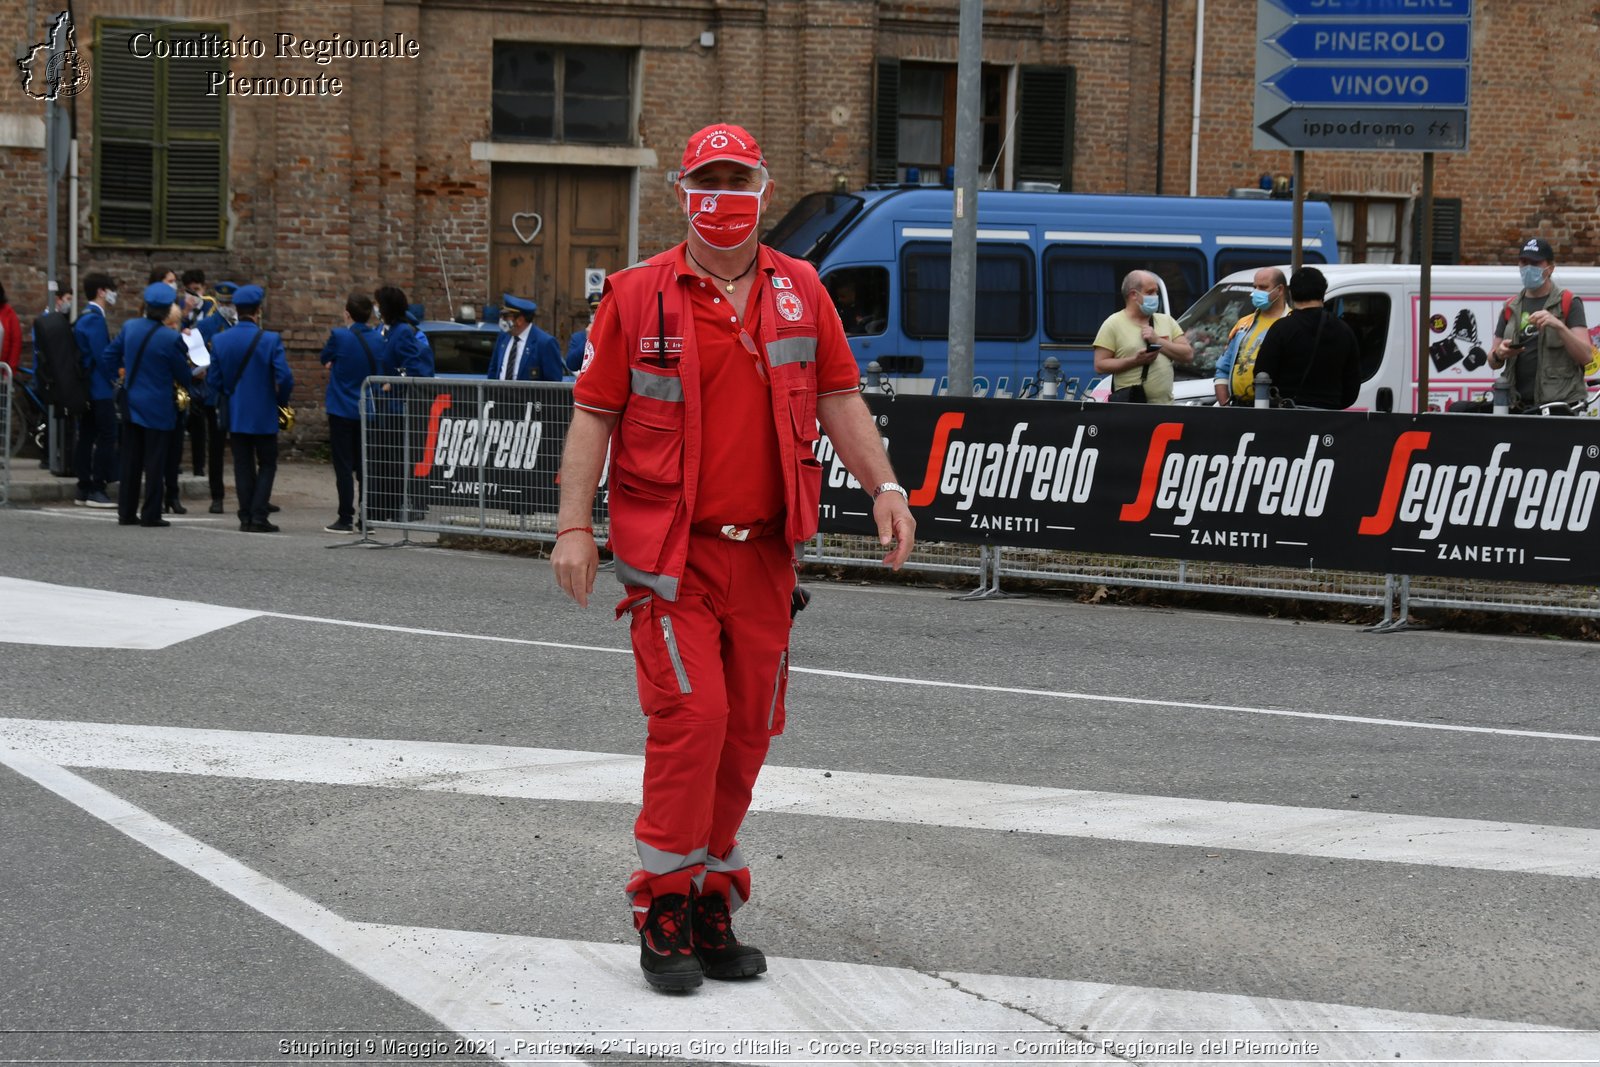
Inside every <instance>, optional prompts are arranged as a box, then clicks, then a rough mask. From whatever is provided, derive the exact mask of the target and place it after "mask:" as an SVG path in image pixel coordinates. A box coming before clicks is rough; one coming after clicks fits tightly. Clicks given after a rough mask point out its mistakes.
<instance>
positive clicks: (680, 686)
mask: <svg viewBox="0 0 1600 1067" xmlns="http://www.w3.org/2000/svg"><path fill="white" fill-rule="evenodd" d="M629 592H630V595H629V596H628V597H627V598H625V599H624V600H623V601H622V603H621V604H619V605H618V606H617V613H618V614H619V615H620V614H621V613H622V612H624V611H628V612H631V614H632V619H631V621H630V623H629V634H630V637H631V638H632V642H633V658H634V670H635V673H636V674H637V676H638V682H639V706H640V707H641V708H642V709H643V711H644V713H645V714H646V715H659V714H661V713H662V712H665V711H670V710H671V709H673V708H677V707H682V706H683V705H685V704H687V703H688V701H689V698H690V697H691V696H692V695H693V694H694V685H693V683H692V682H691V680H690V678H689V670H688V668H687V666H685V663H684V658H683V650H682V648H681V647H680V645H679V642H678V632H677V628H676V627H675V625H674V623H673V619H672V615H671V614H670V613H669V610H668V606H667V605H663V604H662V603H661V602H660V601H658V600H657V599H656V598H655V597H654V596H652V595H650V594H649V593H648V592H646V591H643V590H638V591H635V590H633V589H631V588H630V590H629Z"/></svg>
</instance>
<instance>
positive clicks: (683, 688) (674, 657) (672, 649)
mask: <svg viewBox="0 0 1600 1067" xmlns="http://www.w3.org/2000/svg"><path fill="white" fill-rule="evenodd" d="M661 636H662V638H663V639H664V640H665V641H666V643H667V658H668V659H670V660H671V661H672V673H674V674H676V675H677V676H678V692H680V693H692V692H694V690H693V689H692V688H690V686H689V672H688V671H686V670H684V669H683V656H682V655H680V654H679V653H678V639H677V637H675V636H673V633H672V616H670V615H663V616H661Z"/></svg>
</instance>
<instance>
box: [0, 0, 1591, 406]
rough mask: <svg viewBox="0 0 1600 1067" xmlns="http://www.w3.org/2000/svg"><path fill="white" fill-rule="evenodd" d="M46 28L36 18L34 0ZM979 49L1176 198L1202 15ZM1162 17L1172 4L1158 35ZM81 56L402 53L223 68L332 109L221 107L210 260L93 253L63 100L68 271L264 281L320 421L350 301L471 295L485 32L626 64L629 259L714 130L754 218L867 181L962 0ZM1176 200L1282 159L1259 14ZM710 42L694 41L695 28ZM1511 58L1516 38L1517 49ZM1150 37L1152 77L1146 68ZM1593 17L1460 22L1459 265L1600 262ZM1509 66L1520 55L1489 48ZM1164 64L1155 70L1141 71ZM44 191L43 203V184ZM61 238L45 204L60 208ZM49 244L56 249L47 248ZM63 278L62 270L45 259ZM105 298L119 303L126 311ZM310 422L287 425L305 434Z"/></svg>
mask: <svg viewBox="0 0 1600 1067" xmlns="http://www.w3.org/2000/svg"><path fill="white" fill-rule="evenodd" d="M34 6H35V12H36V16H37V17H38V18H40V19H41V21H42V20H44V19H46V18H48V17H49V16H50V15H51V14H52V13H53V10H52V5H50V4H48V3H42V2H41V3H36V4H35V5H34ZM984 7H985V21H984V31H985V36H984V45H983V53H984V60H985V62H986V63H989V64H997V65H1033V64H1039V65H1046V66H1058V65H1071V66H1072V67H1073V68H1074V70H1075V72H1076V79H1077V81H1076V86H1077V106H1076V113H1075V116H1074V123H1075V124H1074V158H1075V166H1074V172H1073V184H1074V187H1075V188H1076V189H1079V190H1083V191H1096V192H1121V191H1131V192H1158V191H1159V192H1163V193H1169V194H1182V193H1185V192H1187V191H1188V188H1189V170H1190V157H1191V147H1190V115H1191V110H1192V107H1193V101H1194V97H1193V80H1192V79H1193V72H1194V58H1195V56H1194V38H1195V18H1196V12H1197V7H1198V3H1197V0H1170V2H1169V3H1167V4H1165V5H1163V4H1157V3H1148V2H1144V3H1140V2H1133V0H1076V2H1070V3H1069V2H1068V0H987V2H986V3H985V5H984ZM1163 8H1164V9H1165V13H1166V20H1165V30H1166V33H1165V41H1164V42H1163V32H1162V31H1163V19H1162V12H1163ZM27 9H28V4H27V0H0V36H3V37H4V38H5V39H7V40H10V41H12V42H14V43H15V44H17V45H21V44H23V43H32V42H34V41H36V40H37V39H39V37H40V35H41V30H42V27H39V28H35V27H29V26H27V25H26V24H25V23H26V12H27ZM73 10H74V15H75V17H76V19H77V25H78V43H79V46H80V48H87V47H88V46H89V45H90V44H91V42H92V41H93V23H94V20H95V19H96V18H98V17H105V16H115V17H138V18H155V19H168V18H186V19H192V20H200V21H211V22H222V23H226V24H227V25H228V27H229V33H230V34H231V35H234V36H237V35H239V34H241V33H242V34H246V35H248V36H251V37H255V38H260V39H263V40H267V41H269V42H270V41H271V39H272V35H273V34H274V33H277V32H279V31H284V32H292V33H295V34H298V35H300V36H301V37H325V36H330V35H332V34H334V33H339V34H342V35H343V36H345V37H347V38H374V37H392V35H393V34H395V33H397V32H398V33H403V34H406V35H407V36H409V37H411V38H414V39H415V40H417V41H418V42H419V43H420V45H421V49H422V55H421V58H420V59H418V60H414V61H413V60H387V61H379V60H345V59H341V60H336V61H335V62H333V63H332V64H330V65H328V66H317V65H315V64H312V63H310V62H308V61H306V60H298V61H296V60H278V59H276V58H273V57H272V56H271V55H270V54H269V56H268V57H267V58H265V59H260V60H255V59H244V60H236V61H234V63H233V64H232V66H233V69H234V70H235V71H236V72H237V73H238V74H239V75H240V76H242V77H243V76H263V75H265V76H271V75H276V76H291V75H292V76H301V75H308V74H309V75H315V74H318V73H328V74H332V75H337V76H339V77H341V78H342V80H343V81H344V85H345V89H344V93H343V95H341V96H339V97H336V98H321V99H316V98H312V99H307V98H285V97H280V98H270V97H241V96H235V97H232V98H231V99H230V100H229V101H228V138H229V140H228V155H229V180H228V186H227V197H228V208H227V210H228V217H229V242H228V247H227V248H226V249H225V250H189V249H186V250H151V249H142V248H126V247H116V246H111V245H103V244H102V245H97V244H95V243H94V242H93V241H92V239H91V230H90V219H89V212H90V210H91V208H92V201H91V183H90V176H91V175H92V173H93V164H94V154H95V148H96V146H95V144H94V136H93V123H92V121H90V115H89V109H90V107H91V106H92V105H91V100H92V97H91V96H88V95H85V96H83V97H80V98H79V102H78V109H79V124H78V134H79V143H80V165H81V171H82V175H83V181H82V184H81V187H80V192H79V209H80V219H81V223H80V271H81V272H87V271H89V270H106V271H108V272H110V273H112V274H113V275H114V276H116V277H118V279H119V281H120V283H121V287H122V290H123V292H124V293H129V294H131V293H136V292H137V290H138V289H139V288H140V287H142V284H143V280H144V277H145V275H146V274H147V273H148V271H149V270H150V269H151V268H152V267H153V266H157V265H160V266H171V267H173V268H175V269H179V270H182V269H183V268H186V267H191V266H193V267H200V268H202V269H204V270H205V271H206V274H207V276H208V278H210V279H212V280H216V279H219V278H223V277H232V278H234V279H235V280H240V281H243V280H250V281H255V282H258V283H261V284H264V285H266V286H267V287H268V289H269V292H270V296H269V306H268V309H267V316H268V320H269V324H270V325H271V326H273V327H274V328H277V329H281V330H283V331H284V333H285V336H286V340H287V341H288V343H289V346H290V349H291V354H292V362H293V364H294V366H295V370H296V373H297V376H298V378H299V381H300V383H301V384H300V387H299V388H298V390H297V401H296V402H297V405H298V406H300V407H301V409H302V413H303V414H307V415H312V416H315V415H317V414H318V413H319V412H320V404H321V397H322V387H323V382H324V381H325V378H324V376H323V374H322V371H321V369H320V367H318V366H317V364H316V359H315V354H316V352H317V350H318V349H319V348H320V345H321V343H322V340H323V338H324V337H325V336H326V332H327V330H328V328H329V327H330V326H333V325H337V324H338V323H339V321H340V309H341V307H342V304H343V300H344V297H345V295H346V293H347V292H348V291H349V290H350V289H351V288H360V289H364V290H367V291H370V290H371V288H372V287H374V286H375V285H378V284H384V283H393V284H398V285H400V286H401V287H403V288H405V289H406V290H407V291H408V293H410V294H411V297H412V299H413V300H415V301H421V302H424V303H426V304H427V305H428V306H429V308H430V312H431V314H433V315H435V316H438V315H440V314H441V312H442V309H443V308H444V307H445V305H446V299H445V294H446V288H447V285H448V289H449V292H450V295H451V297H452V298H453V303H454V304H456V305H460V304H462V303H474V304H478V303H483V302H486V301H489V300H491V299H493V297H494V296H497V294H491V293H490V292H489V284H490V228H491V215H490V200H491V191H492V175H493V166H494V165H493V164H491V163H490V162H488V161H487V160H486V159H482V158H478V155H480V154H481V153H475V151H474V145H480V146H481V145H482V144H484V143H485V142H488V141H489V140H490V122H491V96H492V92H491V90H492V68H493V64H492V51H493V42H494V41H495V40H496V39H502V40H521V41H533V42H546V43H552V44H569V45H571V44H582V45H610V46H616V47H624V48H629V49H636V50H637V54H638V56H639V63H638V66H639V70H638V75H637V82H636V84H637V86H638V105H637V111H638V121H637V139H638V147H639V148H641V149H647V150H651V151H653V152H654V153H655V161H656V162H655V165H654V166H643V167H641V168H640V169H639V171H638V176H637V199H638V213H637V219H636V220H635V222H636V232H637V245H638V249H639V250H640V252H641V253H642V254H643V253H648V252H650V251H652V250H655V249H658V248H661V247H664V246H666V245H668V244H670V243H672V242H674V241H676V240H677V239H678V238H679V237H680V236H681V234H682V231H683V223H682V221H681V216H680V215H679V213H678V209H677V206H676V204H675V202H674V199H673V196H672V194H671V191H670V188H669V186H668V183H667V177H668V174H669V173H670V172H671V171H672V170H674V169H675V168H676V166H677V161H678V158H679V155H680V153H681V150H682V145H683V142H684V140H685V139H686V137H687V136H688V134H689V133H691V132H692V131H693V130H695V129H697V128H698V127H700V126H701V125H704V124H705V123H707V122H710V121H713V120H715V119H718V118H724V117H726V118H730V119H732V120H734V121H738V122H741V123H743V124H745V125H747V126H749V127H750V128H751V129H752V131H753V132H755V133H756V134H757V136H758V137H759V138H760V139H761V141H762V144H763V146H764V148H765V149H766V152H767V156H768V159H769V161H770V164H771V168H772V171H773V173H774V175H775V177H776V178H777V180H778V182H779V186H778V191H777V197H776V202H775V205H774V211H775V214H774V216H773V217H774V218H775V217H776V214H780V213H781V212H782V211H784V210H786V209H787V208H788V207H789V206H790V205H791V204H793V203H794V201H795V200H796V199H798V197H799V196H800V195H802V194H804V193H806V192H809V191H814V190H818V189H828V188H833V187H834V186H835V184H836V183H839V182H842V183H844V184H845V185H847V186H850V187H859V186H861V185H862V184H864V183H865V182H866V181H867V178H868V171H869V163H870V158H869V157H870V150H871V130H872V117H873V104H874V96H873V79H874V61H875V60H876V59H878V58H885V57H893V58H898V59H901V60H905V61H931V62H941V63H953V62H954V61H955V59H956V54H957V28H958V16H959V3H958V0H717V2H712V0H519V2H516V3H509V2H498V3H490V2H488V0H484V2H483V3H482V4H480V5H477V6H474V3H473V2H472V0H451V2H450V3H449V4H448V5H445V4H441V3H434V2H433V0H347V2H345V3H341V4H337V5H334V4H327V5H318V4H315V3H306V4H299V5H295V6H293V7H280V6H278V5H261V4H253V3H245V2H244V0H78V2H76V3H75V4H74V9H73ZM1206 21H1207V25H1206V28H1205V29H1206V32H1205V63H1204V78H1203V83H1202V89H1201V108H1200V124H1199V152H1198V156H1197V166H1196V168H1195V170H1196V191H1197V192H1199V193H1201V194H1203V195H1217V194H1222V193H1224V192H1225V191H1226V190H1227V189H1229V188H1232V187H1235V186H1251V185H1255V184H1256V182H1257V179H1258V177H1259V176H1260V175H1261V174H1262V173H1268V174H1286V173H1287V172H1288V171H1289V169H1290V156H1289V153H1287V152H1257V151H1254V150H1253V149H1252V148H1251V120H1252V115H1251V93H1252V82H1253V78H1254V69H1253V65H1254V49H1255V41H1254V29H1255V5H1254V4H1247V3H1220V2H1216V0H1213V2H1212V3H1211V4H1209V5H1207V8H1206ZM707 31H709V32H710V33H712V34H714V35H715V43H714V44H713V45H711V46H710V47H707V46H705V45H703V44H702V43H701V34H702V33H703V32H707ZM1519 40H1520V41H1527V42H1528V44H1527V45H1526V47H1522V48H1515V47H1514V46H1513V44H1512V43H1511V42H1516V41H1519ZM1163 43H1164V46H1165V55H1166V59H1165V63H1164V64H1163V62H1162V55H1163ZM1597 45H1600V8H1596V6H1595V4H1594V2H1593V0H1546V2H1545V3H1542V4H1539V5H1534V4H1532V3H1529V2H1525V0H1496V2H1495V3H1494V4H1492V5H1490V4H1487V3H1484V4H1480V5H1478V12H1477V18H1476V20H1475V23H1474V56H1475V59H1476V62H1475V64H1474V67H1473V73H1472V114H1473V118H1472V127H1471V140H1470V145H1471V150H1470V151H1469V152H1467V153H1465V154H1460V155H1441V156H1439V157H1438V167H1437V177H1436V187H1435V191H1436V194H1437V195H1438V196H1440V197H1460V198H1462V200H1463V202H1464V205H1465V210H1464V216H1463V232H1462V258H1463V259H1464V260H1465V261H1466V262H1502V261H1506V260H1508V259H1509V258H1510V257H1511V256H1513V255H1514V248H1515V247H1516V245H1517V244H1518V243H1519V241H1520V239H1521V237H1522V236H1523V235H1524V234H1525V233H1528V232H1535V231H1537V232H1540V233H1543V234H1545V235H1546V236H1548V237H1549V238H1550V239H1551V240H1552V241H1553V242H1554V243H1555V245H1556V247H1557V249H1558V250H1559V253H1560V255H1561V256H1562V258H1563V260H1564V261H1566V262H1595V261H1596V260H1597V259H1600V227H1597V222H1596V218H1595V215H1596V211H1595V209H1596V194H1597V192H1600V162H1597V155H1596V152H1595V150H1594V149H1595V146H1596V144H1597V143H1600V122H1597V121H1596V119H1595V118H1594V116H1593V113H1592V110H1591V109H1590V108H1589V106H1588V104H1589V102H1590V101H1591V100H1592V99H1593V98H1594V93H1595V90H1596V88H1597V86H1596V84H1595V83H1596V79H1597V78H1600V74H1597V73H1596V70H1597V64H1595V63H1594V62H1593V58H1594V56H1595V55H1596V54H1597V51H1600V50H1597ZM1513 51H1515V52H1516V53H1517V54H1518V56H1519V57H1525V58H1516V59H1514V60H1513V59H1504V60H1502V59H1500V58H1499V56H1500V55H1501V54H1505V55H1508V56H1509V55H1510V54H1511V53H1512V52H1513ZM1163 70H1165V77H1164V78H1163V76H1162V74H1163ZM42 110H43V106H42V105H41V104H38V103H36V102H35V101H32V100H28V99H26V98H25V97H24V95H23V94H22V92H21V89H20V86H19V84H18V81H17V79H16V78H15V77H12V78H7V79H3V80H0V131H11V132H10V133H9V134H7V135H6V136H5V137H4V138H0V139H3V140H4V141H6V142H7V143H5V144H0V181H3V182H4V183H5V184H4V188H5V189H6V192H7V211H6V212H5V213H4V214H3V215H0V281H3V282H4V283H5V285H6V288H7V289H8V291H9V292H10V293H11V295H12V297H13V299H14V300H15V301H16V303H17V305H18V306H19V307H20V308H24V309H30V308H36V307H40V306H42V304H43V301H44V283H45V279H46V272H45V270H44V263H43V260H44V258H45V256H44V230H45V222H44V219H45V210H44V179H43V156H44V153H43V151H42V150H41V149H40V148H39V147H37V144H30V143H28V136H27V135H25V134H24V133H18V132H17V131H18V130H19V129H22V128H23V127H26V126H27V123H28V122H29V121H32V118H33V117H37V116H38V115H39V114H41V113H42ZM1420 180H1421V161H1420V157H1419V156H1417V155H1415V154H1382V153H1310V154H1308V156H1307V164H1306V185H1307V188H1308V190H1310V191H1312V192H1316V193H1326V194H1331V195H1338V196H1357V195H1380V196H1392V197H1399V198H1409V197H1412V196H1414V195H1415V194H1416V192H1417V190H1418V188H1419V185H1420ZM63 196H64V188H63ZM62 204H63V210H62V220H63V226H64V225H65V220H66V217H67V216H66V212H65V202H64V199H63V201H62ZM66 243H67V242H66V240H65V238H64V237H63V239H62V241H61V248H62V256H63V258H64V256H65V248H66ZM58 274H59V276H61V277H62V278H63V279H64V278H65V276H66V272H65V269H64V263H63V264H62V267H61V268H60V269H59V270H58ZM130 304H136V301H128V302H125V303H124V304H123V305H122V306H120V307H119V308H118V309H117V311H118V312H119V313H121V314H127V313H129V312H130V311H131V310H132V309H131V307H130ZM319 425H320V419H319V418H315V417H312V418H306V419H304V420H303V421H302V426H304V427H306V429H305V430H304V431H302V432H303V433H306V434H315V433H316V432H317V428H318V427H319Z"/></svg>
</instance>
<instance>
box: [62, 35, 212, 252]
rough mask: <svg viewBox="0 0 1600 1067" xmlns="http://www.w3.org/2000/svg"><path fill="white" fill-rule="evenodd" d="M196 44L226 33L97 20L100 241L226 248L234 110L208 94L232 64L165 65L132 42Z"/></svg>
mask: <svg viewBox="0 0 1600 1067" xmlns="http://www.w3.org/2000/svg"><path fill="white" fill-rule="evenodd" d="M140 32H148V33H150V34H151V35H152V40H154V41H164V42H168V43H177V44H180V45H182V46H192V45H193V43H194V42H196V41H198V40H199V39H200V38H201V37H202V36H205V35H208V34H218V35H220V36H223V37H226V36H227V27H226V26H209V25H199V24H195V23H152V22H135V21H130V20H120V19H97V20H96V21H95V45H96V47H95V78H94V85H95V90H94V93H95V96H94V100H95V117H94V131H95V144H94V194H93V196H94V227H93V232H94V239H95V240H96V241H102V242H105V243H108V244H127V245H146V246H161V245H182V246H189V247H196V246H220V245H221V244H223V242H224V239H225V237H226V234H225V232H224V227H225V220H226V190H227V104H226V99H227V98H226V97H224V96H223V95H222V94H221V93H220V92H219V93H218V94H217V95H216V96H207V95H206V90H207V88H208V87H209V86H208V81H207V75H208V74H209V73H210V72H211V71H215V70H223V71H225V70H226V69H227V63H226V61H225V60H210V59H179V60H173V59H160V58H156V57H155V56H153V55H149V53H150V51H151V50H152V49H151V48H150V47H149V46H148V45H144V46H142V47H141V51H142V52H144V53H146V55H145V57H144V58H140V57H139V56H135V55H134V54H133V53H132V52H131V51H130V50H129V44H130V42H131V41H132V39H133V37H134V35H135V34H137V33H140Z"/></svg>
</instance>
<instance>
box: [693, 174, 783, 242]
mask: <svg viewBox="0 0 1600 1067" xmlns="http://www.w3.org/2000/svg"><path fill="white" fill-rule="evenodd" d="M765 188H766V186H765V185H763V186H762V188H761V189H757V190H756V191H755V192H751V193H747V192H743V191H736V190H731V189H716V190H712V191H710V192H701V191H700V190H698V189H685V190H684V195H685V196H687V197H688V198H689V225H690V226H693V227H694V232H695V233H697V234H699V235H700V239H701V240H702V241H704V242H705V243H706V244H708V245H710V246H711V247H712V248H719V249H722V250H723V251H727V250H729V249H732V248H738V247H739V246H740V245H742V244H744V243H745V242H746V241H748V240H749V239H750V235H751V234H752V233H754V232H755V230H756V223H757V222H759V221H760V219H761V194H762V192H763V191H764V190H765Z"/></svg>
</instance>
